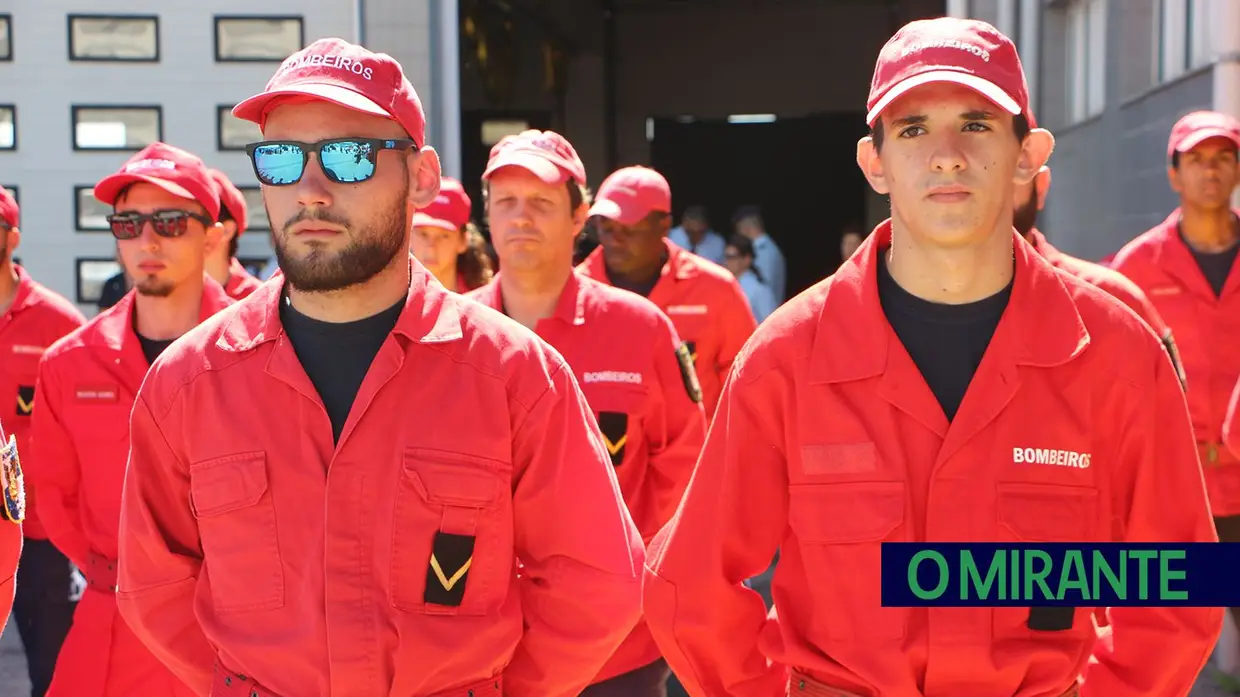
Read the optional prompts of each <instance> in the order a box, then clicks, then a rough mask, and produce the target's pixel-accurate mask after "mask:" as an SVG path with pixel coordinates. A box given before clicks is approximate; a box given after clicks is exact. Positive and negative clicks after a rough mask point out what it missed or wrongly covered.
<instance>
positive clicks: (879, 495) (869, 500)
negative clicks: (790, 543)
mask: <svg viewBox="0 0 1240 697" xmlns="http://www.w3.org/2000/svg"><path fill="white" fill-rule="evenodd" d="M788 518H789V522H790V523H791V525H792V528H793V530H795V531H796V534H797V536H798V537H800V538H801V540H802V541H803V542H810V543H819V544H832V543H849V542H875V541H878V540H882V539H885V538H886V537H887V536H888V535H890V534H891V532H892V531H893V530H895V529H896V528H897V527H899V526H900V524H901V523H903V522H904V482H846V483H839V484H794V485H793V486H792V487H791V488H790V489H789V501H788Z"/></svg>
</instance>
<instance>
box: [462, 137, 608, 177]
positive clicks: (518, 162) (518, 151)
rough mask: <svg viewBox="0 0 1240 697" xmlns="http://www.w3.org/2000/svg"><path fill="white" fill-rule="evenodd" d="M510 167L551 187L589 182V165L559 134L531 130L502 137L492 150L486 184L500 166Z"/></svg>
mask: <svg viewBox="0 0 1240 697" xmlns="http://www.w3.org/2000/svg"><path fill="white" fill-rule="evenodd" d="M509 166H512V167H521V168H522V169H526V170H529V171H530V172H533V173H534V176H536V177H538V178H539V179H541V180H543V181H545V182H547V183H548V184H563V183H564V182H566V181H568V180H569V179H572V180H574V181H576V182H577V183H578V184H585V183H586V166H585V165H584V164H582V163H581V158H580V157H577V151H576V150H574V149H573V144H572V143H570V142H568V139H566V138H565V137H564V136H562V135H560V134H559V133H556V132H555V131H537V130H528V131H522V132H521V133H518V134H517V135H515V136H504V137H503V138H501V139H500V141H499V142H498V143H496V144H495V145H494V146H493V147H492V148H491V157H490V159H489V160H487V168H486V170H485V171H484V172H483V173H482V179H483V181H486V180H488V179H490V178H491V175H492V174H494V173H495V171H496V170H497V169H499V168H500V167H509Z"/></svg>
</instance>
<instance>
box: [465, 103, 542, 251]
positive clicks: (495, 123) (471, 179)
mask: <svg viewBox="0 0 1240 697" xmlns="http://www.w3.org/2000/svg"><path fill="white" fill-rule="evenodd" d="M527 128H536V129H538V130H540V131H541V130H546V129H548V128H551V112H550V111H495V110H473V111H463V112H461V185H462V186H464V187H465V192H466V193H468V194H469V198H470V200H472V201H473V203H474V206H473V209H474V220H475V221H476V222H477V223H478V229H479V230H482V233H483V235H485V236H486V237H487V240H488V241H490V239H491V235H490V232H489V231H488V230H487V228H486V220H485V219H484V217H483V210H482V172H483V170H485V169H486V166H487V158H488V156H489V155H490V154H491V146H492V145H494V144H495V143H496V142H498V140H499V136H500V135H501V134H503V133H506V132H520V131H522V130H525V129H527Z"/></svg>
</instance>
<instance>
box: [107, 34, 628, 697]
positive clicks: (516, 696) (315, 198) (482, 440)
mask: <svg viewBox="0 0 1240 697" xmlns="http://www.w3.org/2000/svg"><path fill="white" fill-rule="evenodd" d="M234 113H235V114H236V115H237V116H238V117H239V118H243V119H247V120H253V121H256V122H258V123H259V126H260V128H262V131H263V138H264V141H263V142H262V143H260V144H257V145H254V146H251V148H250V157H251V160H252V163H253V165H254V171H255V174H256V175H257V177H258V179H259V181H260V183H261V184H262V185H263V196H264V200H265V202H266V204H267V210H268V212H269V213H270V215H271V220H272V226H273V229H274V230H275V234H274V235H273V242H274V245H275V249H276V254H277V257H278V259H279V261H280V269H281V271H282V274H281V276H280V277H279V278H277V279H272V281H271V282H268V283H265V284H264V285H263V287H262V288H260V289H259V290H258V291H256V292H255V293H254V294H253V295H251V296H250V297H248V298H246V299H245V300H243V301H241V302H240V303H238V304H237V305H236V306H235V307H232V308H229V309H228V310H226V311H224V312H222V313H220V314H219V315H218V316H216V317H214V318H212V319H211V320H210V321H208V322H206V323H204V324H203V325H202V326H201V327H199V328H198V329H196V330H195V331H194V332H192V333H191V334H190V335H188V336H186V337H184V339H183V340H182V341H180V342H178V343H177V345H176V346H174V347H173V348H172V350H170V351H169V352H168V354H167V355H165V356H164V358H163V359H162V360H161V361H160V364H159V365H157V366H155V368H154V370H153V371H152V372H151V375H150V376H149V378H148V379H147V381H146V383H145V384H144V385H143V388H142V391H141V393H140V394H139V396H138V400H137V404H136V405H135V406H134V411H133V417H132V421H131V433H132V435H131V438H132V451H131V454H130V460H129V473H128V479H127V481H126V488H125V500H124V503H123V505H122V513H121V515H122V524H121V528H122V530H123V532H124V534H123V535H122V549H121V590H120V596H119V600H120V605H121V611H122V613H123V614H124V615H125V617H126V619H128V620H129V622H130V624H131V625H132V626H133V627H135V630H136V631H137V632H138V633H139V635H141V636H142V638H143V640H144V641H145V642H146V643H147V644H148V645H149V646H151V647H152V649H153V650H154V651H155V652H156V653H157V654H158V655H159V656H160V658H161V659H162V660H163V661H164V662H165V663H166V664H167V665H169V666H170V667H172V668H173V670H175V671H176V672H177V674H179V675H181V676H182V677H183V678H184V679H185V681H186V682H187V683H188V684H189V685H191V686H192V687H193V689H194V691H195V692H196V693H197V694H202V695H205V694H208V693H210V694H211V695H212V697H221V696H222V695H243V696H245V697H255V696H257V697H266V696H270V695H281V696H283V697H328V696H329V695H330V696H331V697H371V696H373V695H389V694H390V695H402V697H413V696H415V695H434V696H435V697H466V696H467V695H469V696H472V697H484V696H486V695H492V696H494V697H499V695H501V694H502V695H503V696H504V697H571V696H575V695H577V694H578V693H579V692H580V691H581V690H582V689H583V688H585V686H586V685H587V684H588V683H589V682H590V680H592V679H593V678H594V676H595V675H597V674H598V671H599V670H600V669H601V668H602V666H603V664H604V662H606V660H607V659H608V657H609V656H611V654H612V653H613V652H614V651H615V649H616V648H617V647H618V646H619V645H620V643H621V642H622V641H623V640H624V638H625V636H627V635H628V634H629V632H630V631H631V630H632V629H633V627H634V626H635V625H636V624H637V621H638V619H639V617H640V615H641V603H640V601H641V585H640V582H641V564H642V562H643V559H644V547H643V545H642V540H641V538H640V536H639V535H638V532H637V530H636V528H635V526H634V524H633V521H632V519H631V518H630V516H629V514H628V511H627V510H626V508H625V505H624V501H623V499H622V497H621V494H620V490H619V486H618V483H617V480H616V475H615V473H614V472H613V471H612V465H611V461H610V459H609V458H608V457H607V451H606V450H605V448H604V446H603V443H602V437H601V434H600V433H599V430H598V426H597V425H596V423H595V420H594V418H593V416H592V415H591V414H590V407H589V406H588V405H587V403H586V401H585V398H584V397H583V396H582V393H581V390H580V388H579V387H578V386H577V382H576V380H575V379H574V377H573V375H572V372H571V370H570V369H569V368H568V366H567V365H565V363H564V359H563V358H561V357H560V355H559V354H558V353H557V352H556V351H554V350H553V349H552V348H551V347H550V346H548V345H547V344H546V343H545V342H543V341H541V340H540V339H539V338H538V337H537V336H536V335H535V334H533V332H530V331H529V330H527V329H525V328H523V327H521V326H520V325H519V324H517V323H516V322H513V321H512V320H510V319H508V318H506V317H504V316H503V315H501V314H500V313H497V312H495V311H493V310H491V309H489V308H486V307H483V306H482V305H480V304H479V303H476V302H474V301H471V300H467V299H466V298H464V297H462V296H460V295H458V294H456V293H453V292H451V291H448V290H446V289H445V288H444V287H443V286H442V285H441V284H439V283H437V282H435V281H434V278H433V276H431V274H430V273H429V272H428V271H427V270H426V268H425V267H424V266H422V265H421V264H420V263H419V262H418V261H417V260H416V259H414V258H413V256H412V255H411V254H410V252H409V238H410V231H411V222H412V213H413V208H414V207H417V206H425V205H427V204H429V203H430V202H431V201H433V200H434V199H435V196H436V194H437V193H438V190H439V182H440V172H439V159H438V156H437V155H436V154H435V151H434V150H432V149H431V148H430V147H427V146H426V145H425V143H426V140H425V130H426V123H425V116H424V112H423V110H422V105H421V102H420V101H419V99H418V97H417V94H416V93H415V92H414V91H413V87H412V86H411V85H410V84H409V80H408V79H406V78H405V77H404V75H403V72H402V70H401V67H400V64H399V63H397V62H396V61H395V60H393V59H392V58H391V57H389V56H387V55H384V54H376V53H372V52H370V51H368V50H366V49H364V48H362V47H360V46H356V45H353V44H350V43H347V42H345V41H342V40H340V39H322V40H319V41H316V42H315V43H313V44H311V45H310V46H308V47H307V48H305V49H303V50H302V51H300V52H298V53H296V54H294V55H293V56H291V57H289V58H288V59H287V60H286V61H285V62H284V63H283V64H282V65H281V67H280V68H278V69H277V72H276V75H275V76H274V77H273V78H272V79H271V81H270V82H269V83H268V85H267V89H266V91H265V92H263V93H262V94H260V95H257V96H255V97H251V98H250V99H248V100H246V101H244V102H242V103H240V104H239V105H237V107H236V108H235V111H234ZM203 423H218V424H220V427H219V428H203V427H202V426H201V424H203ZM518 561H519V562H520V569H519V573H518Z"/></svg>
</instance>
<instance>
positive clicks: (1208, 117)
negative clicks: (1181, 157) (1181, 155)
mask: <svg viewBox="0 0 1240 697" xmlns="http://www.w3.org/2000/svg"><path fill="white" fill-rule="evenodd" d="M1208 138H1226V139H1227V140H1230V141H1231V142H1232V143H1235V145H1236V147H1237V148H1240V121H1237V120H1236V119H1235V118H1233V117H1231V116H1229V115H1227V114H1223V113H1220V112H1217V111H1194V112H1193V113H1191V114H1187V115H1185V116H1184V117H1183V118H1181V119H1180V120H1179V121H1176V122H1175V126H1173V127H1172V128H1171V140H1170V141H1168V143H1167V157H1168V158H1170V157H1171V156H1172V155H1174V154H1175V153H1177V152H1188V151H1189V150H1192V149H1193V148H1195V147H1197V146H1198V145H1201V143H1202V141H1205V140H1206V139H1208Z"/></svg>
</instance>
